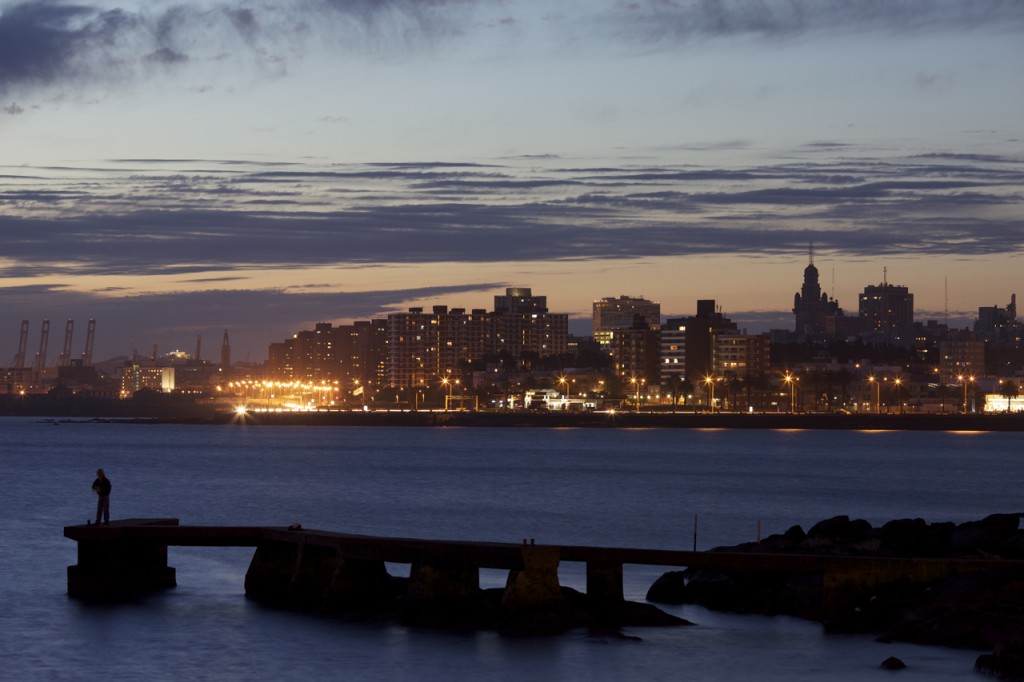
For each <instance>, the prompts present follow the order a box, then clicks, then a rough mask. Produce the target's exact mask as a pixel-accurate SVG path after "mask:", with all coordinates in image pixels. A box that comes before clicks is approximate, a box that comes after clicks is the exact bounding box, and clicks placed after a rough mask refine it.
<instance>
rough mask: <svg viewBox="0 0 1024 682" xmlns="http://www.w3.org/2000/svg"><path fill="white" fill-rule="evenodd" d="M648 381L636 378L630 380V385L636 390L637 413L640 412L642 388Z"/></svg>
mask: <svg viewBox="0 0 1024 682" xmlns="http://www.w3.org/2000/svg"><path fill="white" fill-rule="evenodd" d="M646 381H647V380H646V379H637V378H636V377H633V378H632V379H630V380H629V383H631V384H633V386H634V387H635V388H636V412H637V413H639V412H640V387H641V386H642V385H643V384H644V383H645V382H646Z"/></svg>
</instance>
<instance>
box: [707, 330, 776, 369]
mask: <svg viewBox="0 0 1024 682" xmlns="http://www.w3.org/2000/svg"><path fill="white" fill-rule="evenodd" d="M770 356H771V343H770V342H769V339H768V335H767V334H758V335H753V336H752V335H749V334H741V333H739V332H738V331H736V330H726V331H722V332H721V333H720V334H716V335H715V338H714V369H713V373H714V374H715V376H719V377H729V378H740V379H746V378H750V377H759V376H764V375H765V374H767V373H768V366H769V365H770Z"/></svg>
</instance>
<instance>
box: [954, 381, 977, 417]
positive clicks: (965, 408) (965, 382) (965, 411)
mask: <svg viewBox="0 0 1024 682" xmlns="http://www.w3.org/2000/svg"><path fill="white" fill-rule="evenodd" d="M957 380H958V381H960V383H962V384H963V385H964V414H967V384H968V383H970V382H973V381H974V377H973V376H970V377H969V376H964V375H963V374H960V375H958V376H957Z"/></svg>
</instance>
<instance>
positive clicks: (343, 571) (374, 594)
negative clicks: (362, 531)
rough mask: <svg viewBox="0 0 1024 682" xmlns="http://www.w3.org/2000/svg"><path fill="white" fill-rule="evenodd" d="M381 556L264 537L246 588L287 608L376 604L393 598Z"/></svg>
mask: <svg viewBox="0 0 1024 682" xmlns="http://www.w3.org/2000/svg"><path fill="white" fill-rule="evenodd" d="M390 581H391V577H390V576H389V575H388V572H387V569H386V568H385V566H384V562H383V561H372V560H352V559H346V558H345V557H344V556H343V555H342V554H341V553H340V552H339V551H338V550H336V549H335V548H333V547H322V546H319V545H311V544H306V543H305V542H304V541H303V537H302V536H301V535H300V534H297V536H296V540H295V542H282V541H266V542H261V543H260V544H259V545H258V546H257V548H256V553H255V554H254V555H253V558H252V561H251V562H250V563H249V570H248V571H246V574H245V594H246V596H247V597H250V598H252V599H255V600H257V601H260V602H263V603H266V604H271V605H273V606H280V607H286V608H298V609H306V610H314V611H328V612H341V611H349V610H352V609H360V608H366V607H371V606H378V605H380V604H381V603H383V602H386V601H388V600H390V599H391V598H392V591H391V582H390Z"/></svg>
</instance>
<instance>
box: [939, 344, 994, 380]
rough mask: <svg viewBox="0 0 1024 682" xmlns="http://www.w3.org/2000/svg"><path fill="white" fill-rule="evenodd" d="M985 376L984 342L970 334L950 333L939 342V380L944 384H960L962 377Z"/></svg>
mask: <svg viewBox="0 0 1024 682" xmlns="http://www.w3.org/2000/svg"><path fill="white" fill-rule="evenodd" d="M984 374H985V342H984V341H983V340H982V339H978V338H975V336H974V335H973V334H971V333H970V332H965V331H961V332H951V333H950V334H949V335H948V337H947V338H946V339H945V340H943V341H940V342H939V379H940V381H942V383H944V384H956V383H962V382H963V378H962V377H972V378H975V377H980V376H983V375H984Z"/></svg>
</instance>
